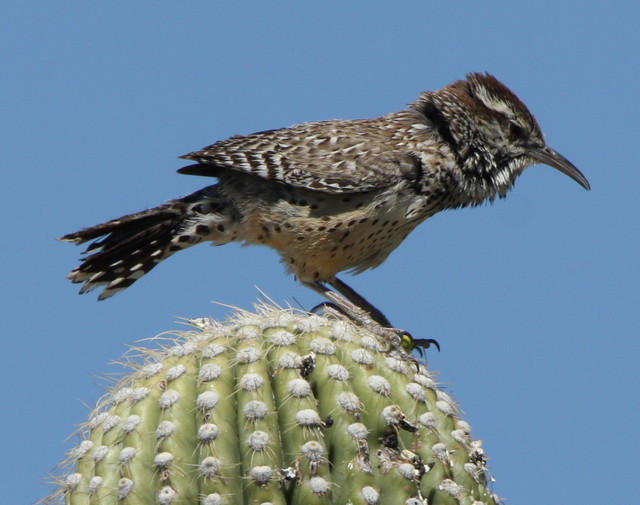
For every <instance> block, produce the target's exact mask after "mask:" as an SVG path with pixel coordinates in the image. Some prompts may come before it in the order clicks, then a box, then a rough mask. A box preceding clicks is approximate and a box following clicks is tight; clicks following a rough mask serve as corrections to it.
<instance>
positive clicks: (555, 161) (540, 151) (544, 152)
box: [527, 146, 591, 190]
mask: <svg viewBox="0 0 640 505" xmlns="http://www.w3.org/2000/svg"><path fill="white" fill-rule="evenodd" d="M527 155H528V156H529V157H531V158H533V159H534V160H536V161H539V162H540V163H544V164H545V165H549V166H550V167H553V168H556V169H558V170H560V172H562V173H563V174H565V175H568V176H569V177H571V178H572V179H573V180H574V181H576V182H577V183H578V184H580V186H582V187H583V188H584V189H587V190H588V189H591V186H590V185H589V181H588V180H587V178H586V177H585V176H584V175H582V172H580V170H578V169H577V168H576V166H575V165H574V164H573V163H571V162H570V161H569V160H568V159H567V158H565V157H564V156H562V154H560V153H559V152H558V151H555V150H554V149H551V148H550V147H547V146H544V147H530V148H529V149H527Z"/></svg>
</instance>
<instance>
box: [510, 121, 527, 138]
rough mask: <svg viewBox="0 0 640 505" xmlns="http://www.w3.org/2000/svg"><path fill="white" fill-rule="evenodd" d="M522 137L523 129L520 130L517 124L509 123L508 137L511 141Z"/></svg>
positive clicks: (520, 127)
mask: <svg viewBox="0 0 640 505" xmlns="http://www.w3.org/2000/svg"><path fill="white" fill-rule="evenodd" d="M523 135H524V128H522V126H520V125H519V124H518V123H513V122H511V123H509V137H511V140H517V139H519V138H522V136H523Z"/></svg>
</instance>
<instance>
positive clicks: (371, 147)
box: [61, 73, 589, 327]
mask: <svg viewBox="0 0 640 505" xmlns="http://www.w3.org/2000/svg"><path fill="white" fill-rule="evenodd" d="M182 158H184V159H187V160H192V161H194V162H195V164H194V165H190V166H187V167H184V168H182V169H180V170H178V172H180V173H183V174H191V175H201V176H208V177H215V178H216V179H217V184H214V185H212V186H207V187H206V188H204V189H201V190H200V191H197V192H195V193H193V194H191V195H188V196H185V197H183V198H178V199H176V200H170V201H169V202H167V203H165V204H163V205H160V206H158V207H156V208H153V209H150V210H145V211H142V212H138V213H135V214H131V215H128V216H124V217H121V218H118V219H114V220H112V221H109V222H107V223H104V224H99V225H97V226H93V227H91V228H85V229H83V230H80V231H78V232H76V233H71V234H69V235H65V236H64V237H62V238H61V240H65V241H69V242H74V243H77V244H80V243H83V242H87V241H90V240H94V241H93V243H91V244H90V245H89V247H88V249H87V250H86V251H85V253H87V254H89V255H88V256H86V257H85V258H84V260H83V262H82V264H81V265H80V266H78V267H77V268H76V269H74V270H73V271H72V272H71V273H70V274H69V275H68V278H69V279H71V281H72V282H75V283H84V285H83V286H82V289H81V290H80V292H81V293H84V292H86V291H89V290H91V289H93V288H95V287H98V286H103V287H104V290H103V291H102V293H101V294H100V296H99V299H100V300H102V299H104V298H107V297H109V296H111V295H113V294H115V293H117V292H118V291H120V290H123V289H125V288H127V287H129V286H131V284H133V283H134V282H135V281H136V280H138V279H139V278H140V277H142V276H143V275H144V274H146V273H147V272H149V271H150V270H151V269H152V268H153V267H155V266H156V265H157V264H158V263H160V262H161V261H162V260H164V259H166V258H168V257H169V256H171V255H172V254H173V253H175V252H177V251H180V250H182V249H185V248H187V247H191V246H193V245H195V244H199V243H201V242H212V243H213V245H223V244H226V243H228V242H235V241H238V242H244V243H245V244H252V245H253V244H257V245H266V246H269V247H271V248H273V249H275V250H276V251H278V252H279V253H280V255H281V257H282V262H283V263H284V264H285V265H286V269H287V271H288V272H289V273H293V274H294V275H295V276H296V277H297V278H298V280H299V281H300V282H301V283H302V284H304V285H305V286H307V287H310V288H312V289H313V290H315V291H317V292H319V293H321V294H322V295H323V296H325V297H326V298H327V299H328V300H330V301H331V302H332V303H333V304H335V305H337V306H338V307H339V308H341V309H342V310H344V311H345V312H347V313H348V314H349V315H351V316H352V317H354V318H355V319H356V320H358V321H361V322H362V321H365V322H366V321H371V320H373V321H375V322H376V323H378V324H379V325H381V326H382V327H389V326H391V325H390V323H389V321H388V320H387V318H386V317H384V315H383V314H382V313H381V312H380V311H379V310H377V309H376V308H375V307H374V306H373V305H371V304H370V303H369V302H367V301H366V300H365V299H364V298H363V297H362V296H360V295H359V294H357V293H356V292H355V291H353V290H352V289H351V288H349V286H347V285H346V284H345V283H343V282H342V281H340V280H339V279H338V278H337V277H336V274H337V273H338V272H341V271H343V270H349V271H351V272H354V273H360V272H363V271H364V270H368V269H370V268H374V267H377V266H378V265H380V264H381V263H382V262H383V261H384V260H385V259H386V258H387V256H388V255H389V254H390V253H391V251H393V250H394V249H395V248H396V247H398V246H399V245H400V243H401V242H402V241H403V240H404V239H405V238H406V237H407V235H408V234H409V233H410V232H411V231H412V230H413V229H414V228H415V227H416V226H417V225H419V224H420V223H421V222H422V221H424V220H425V219H427V218H428V217H430V216H432V215H433V214H435V213H436V212H438V211H441V210H444V209H455V208H458V207H467V206H476V205H479V204H481V203H482V202H485V201H489V202H491V201H493V200H494V199H495V197H496V196H498V197H500V198H503V197H504V196H505V195H506V194H507V191H508V190H509V189H510V188H511V187H512V186H513V184H514V181H515V179H516V177H517V176H518V175H520V173H521V172H522V171H523V170H524V169H525V168H526V167H528V166H530V165H534V164H538V163H543V164H546V165H549V166H551V167H553V168H556V169H558V170H559V171H561V172H562V173H564V174H566V175H568V176H569V177H571V178H572V179H574V180H575V181H577V182H578V183H579V184H580V185H581V186H583V187H584V188H586V189H589V183H588V181H587V179H586V178H585V177H584V175H582V173H580V171H579V170H578V169H577V168H576V167H575V166H574V165H573V164H571V163H570V162H569V161H568V160H567V159H565V158H564V157H563V156H561V155H560V154H559V153H557V152H556V151H554V150H553V149H551V148H550V147H548V146H547V145H546V144H545V141H544V138H543V135H542V132H541V130H540V127H539V126H538V123H537V122H536V120H535V118H534V117H533V115H531V113H530V112H529V110H528V109H527V108H526V106H525V105H524V104H523V103H522V102H521V101H520V100H519V99H518V98H517V97H516V95H515V94H514V93H513V92H511V91H510V90H509V89H508V88H507V87H506V86H504V85H503V84H501V83H500V82H499V81H498V80H497V79H496V78H495V77H493V76H491V75H488V74H478V73H473V74H469V75H467V78H466V80H461V81H457V82H454V83H453V84H450V85H448V86H446V87H444V88H442V89H440V90H438V91H433V92H424V93H422V94H421V95H420V96H419V97H418V99H417V100H416V101H415V102H414V103H412V104H410V105H409V107H408V108H407V109H406V110H403V111H401V112H395V113H392V114H388V115H386V116H382V117H378V118H375V119H357V120H333V121H320V122H315V123H306V124H300V125H296V126H292V127H290V128H283V129H278V130H269V131H263V132H259V133H254V134H251V135H246V136H235V137H231V138H230V139H228V140H223V141H220V142H216V143H215V144H212V145H210V146H208V147H205V148H204V149H202V150H200V151H196V152H192V153H190V154H187V155H185V156H182ZM328 286H331V287H332V288H333V289H331V288H330V287H328Z"/></svg>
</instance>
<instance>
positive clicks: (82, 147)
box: [0, 0, 640, 505]
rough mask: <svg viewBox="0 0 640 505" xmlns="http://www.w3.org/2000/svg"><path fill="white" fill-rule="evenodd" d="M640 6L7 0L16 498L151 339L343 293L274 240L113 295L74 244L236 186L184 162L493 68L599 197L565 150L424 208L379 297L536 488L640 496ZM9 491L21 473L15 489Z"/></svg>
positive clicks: (6, 457) (228, 250) (2, 28)
mask: <svg viewBox="0 0 640 505" xmlns="http://www.w3.org/2000/svg"><path fill="white" fill-rule="evenodd" d="M639 14H640V11H639V7H638V4H637V3H634V2H631V1H628V2H622V1H617V2H616V1H608V2H557V1H554V2H547V1H539V2H517V3H516V2H469V1H461V2H448V3H447V2H428V1H424V2H380V1H370V2H342V3H339V2H322V3H320V2H280V1H274V2H264V3H258V2H240V1H237V2H190V1H187V2H173V3H171V4H170V5H168V3H164V2H150V1H136V2H120V1H114V2H79V1H75V2H73V1H65V0H60V1H57V2H44V1H41V2H34V1H29V0H26V1H21V2H5V3H4V4H3V6H2V7H0V39H1V43H2V45H1V47H2V49H1V50H0V63H1V65H2V69H3V71H2V77H1V78H0V118H2V119H1V120H0V121H1V122H2V135H1V138H0V143H1V144H2V148H1V149H0V160H1V165H2V167H3V168H2V170H3V172H2V173H3V174H4V176H3V184H2V187H1V188H0V192H1V195H2V198H0V202H1V205H2V211H3V215H4V216H5V218H4V220H3V237H4V239H3V247H2V248H1V249H0V255H1V261H0V269H1V272H0V273H1V275H2V286H1V287H0V295H1V297H2V299H1V303H0V311H2V321H3V328H4V331H3V334H4V338H3V345H2V353H0V370H2V374H3V382H4V384H3V387H2V388H1V390H0V398H1V401H2V415H1V416H0V433H1V436H0V443H1V444H2V447H3V453H4V454H3V457H2V458H1V462H0V467H1V468H2V470H1V474H2V476H3V478H2V480H3V482H5V483H6V485H5V486H4V491H3V494H2V496H3V502H4V503H16V504H18V503H31V502H33V501H35V500H36V499H38V498H39V497H41V496H43V495H44V494H46V493H48V492H49V491H50V489H51V488H50V487H49V486H47V485H46V484H45V483H44V482H45V480H46V474H47V472H49V471H51V470H52V469H53V468H54V466H55V465H56V463H57V462H58V461H59V460H61V459H62V456H63V453H64V452H65V450H67V449H68V448H69V447H70V444H71V443H72V441H69V440H66V437H67V435H68V434H70V433H71V432H72V431H73V430H74V426H75V425H76V424H77V423H80V422H81V421H83V420H84V419H85V418H86V415H87V407H86V406H85V405H86V404H92V403H93V402H95V400H96V399H97V398H98V397H99V396H100V395H101V394H102V391H103V390H102V381H101V380H99V379H97V378H96V376H98V377H99V376H105V375H108V374H113V373H117V372H118V371H119V369H118V368H117V367H114V366H109V365H108V363H109V362H110V361H112V360H115V359H117V358H118V357H119V356H120V355H121V354H122V353H123V352H124V351H125V350H126V345H129V344H133V343H134V342H135V341H137V340H139V339H143V338H147V337H152V336H154V335H156V334H158V333H160V332H163V331H166V330H173V329H177V328H179V327H180V326H179V325H177V324H176V322H175V321H176V320H177V318H178V317H201V316H213V317H218V318H222V317H225V314H228V309H225V308H224V307H220V306H218V305H215V304H213V303H211V302H212V301H218V302H222V303H225V304H230V305H237V306H240V307H243V308H249V307H250V306H251V304H252V303H253V301H255V300H256V298H257V297H258V292H257V290H256V288H255V286H258V287H260V288H261V289H262V290H264V291H265V292H266V293H267V294H268V295H269V296H271V297H272V298H273V299H274V300H276V301H278V302H280V303H286V302H290V303H292V304H297V303H298V302H299V303H300V304H302V306H304V307H306V308H310V307H312V306H314V305H315V304H316V303H318V302H319V301H320V299H319V298H318V296H317V295H316V294H315V293H312V292H311V291H308V290H306V289H304V288H302V287H300V286H298V285H297V284H296V283H295V281H294V279H293V278H291V277H287V276H285V275H284V274H283V269H282V267H281V265H280V264H279V262H278V259H277V256H276V254H275V253H274V252H272V251H269V250H267V249H263V248H257V247H254V248H240V247H238V246H235V245H234V246H225V247H221V248H217V249H212V248H209V247H207V246H199V247H196V248H193V249H191V250H189V251H186V252H184V253H181V254H178V255H176V256H174V257H173V258H171V259H170V260H168V261H167V262H166V263H164V264H162V265H161V266H159V267H158V268H157V269H156V270H154V271H153V272H152V274H150V275H149V276H148V277H146V278H145V279H143V280H142V281H140V282H139V283H137V284H136V285H135V286H134V287H132V288H131V289H129V290H127V291H125V292H124V293H122V294H119V295H118V296H116V297H115V298H112V299H110V300H108V301H105V302H100V303H98V302H96V300H95V296H94V295H85V296H78V295H77V294H76V292H77V287H76V286H72V285H71V284H70V283H68V281H67V280H66V279H65V277H64V276H65V274H66V273H67V272H68V271H69V270H70V269H71V268H72V267H73V266H74V265H75V264H76V259H77V257H78V256H79V253H80V249H79V248H74V247H72V246H70V245H67V244H63V243H58V242H56V241H54V240H53V239H54V238H55V237H57V236H60V235H62V234H64V233H68V232H71V231H75V230H76V229H78V228H80V227H84V226H88V225H93V224H96V223H98V222H102V221H105V220H107V219H110V218H114V217H118V216H120V215H122V214H125V213H130V212H134V211H138V210H141V209H143V208H147V207H151V206H154V205H157V204H159V203H161V202H163V201H164V200H166V199H169V198H173V197H177V196H180V195H182V194H187V193H190V192H192V191H195V190H196V189H199V188H200V187H202V186H204V185H206V184H209V183H210V182H211V181H207V180H202V179H199V178H195V177H188V176H182V175H178V174H176V173H175V170H176V169H177V168H180V167H181V166H182V165H183V163H182V162H181V161H180V160H178V159H177V156H179V155H181V154H184V153H187V152H190V151H192V150H194V149H198V148H200V147H202V146H204V145H207V144H210V143H212V142H214V141H215V140H219V139H224V138H226V137H228V136H230V135H233V134H239V133H250V132H253V131H259V130H264V129H269V128H276V127H282V126H288V125H291V124H294V123H299V122H305V121H314V120H320V119H331V118H356V117H372V116H377V115H381V114H385V113H388V112H391V111H395V110H398V109H399V108H402V107H403V106H404V105H405V104H406V103H407V102H410V101H413V100H414V99H415V97H416V96H417V95H418V93H419V92H420V91H423V90H429V89H437V88H439V87H441V86H443V85H445V84H447V83H449V82H451V81H453V80H456V79H459V78H462V77H463V76H464V74H465V73H466V72H469V71H489V72H491V73H493V74H494V75H496V76H497V77H498V78H499V79H501V80H502V81H503V82H505V83H506V84H507V85H508V86H509V87H511V88H512V89H513V90H514V91H515V92H516V93H517V94H518V95H519V96H520V97H521V98H522V99H523V100H524V101H525V103H526V104H527V105H528V106H529V108H530V109H531V110H532V111H533V113H534V114H535V115H536V117H537V118H538V121H539V122H540V124H541V126H542V129H543V131H544V132H545V133H546V135H547V140H548V142H549V144H550V145H551V146H552V147H554V148H555V149H557V150H558V151H559V152H561V153H562V154H563V155H564V156H566V157H567V158H569V159H570V160H571V161H572V162H573V163H574V164H576V165H577V166H578V167H579V168H580V169H581V170H582V172H583V173H584V174H585V175H586V176H587V177H588V178H589V181H590V182H591V185H592V188H593V190H592V191H591V192H586V191H584V190H583V189H582V188H581V187H580V186H578V184H576V183H575V182H573V181H571V180H570V179H569V178H567V177H565V176H563V175H562V174H560V173H559V172H557V171H555V170H553V169H551V168H549V167H545V166H535V167H532V168H529V169H528V170H527V171H526V173H525V174H524V175H523V176H522V177H521V178H520V179H519V180H518V183H517V184H516V187H515V189H514V190H513V191H512V192H511V193H510V195H509V196H508V198H507V199H506V200H504V201H499V202H497V203H495V204H494V205H492V206H484V207H481V208H477V209H465V210H459V211H455V212H447V213H442V214H440V215H437V216H435V217H434V218H432V219H430V220H429V221H427V222H426V223H424V224H423V225H421V226H420V227H419V228H418V229H417V230H416V231H415V232H414V233H413V234H412V235H411V236H410V237H409V238H408V239H407V240H406V242H405V243H404V244H403V245H402V246H401V247H400V248H399V249H398V250H397V251H396V252H395V253H394V254H393V255H392V256H391V258H390V259H389V260H388V261H387V262H386V263H385V264H384V265H383V266H382V267H380V268H379V269H377V270H375V271H371V272H367V273H365V274H362V275H360V276H358V277H355V278H349V277H348V276H345V277H344V278H345V280H347V281H348V282H349V283H350V284H351V285H352V286H353V287H354V288H355V289H357V290H359V291H361V292H362V293H363V294H365V295H366V296H367V298H369V299H370V300H371V301H372V302H374V303H375V304H376V305H378V306H379V307H380V308H382V309H383V310H384V311H385V313H386V314H387V316H388V317H389V318H390V319H391V320H392V321H393V322H394V323H395V324H396V325H398V326H401V327H403V328H406V329H408V330H410V331H411V332H412V333H413V334H414V335H415V336H421V337H424V338H437V339H438V340H439V342H440V344H441V345H442V352H441V353H439V354H438V353H431V352H430V353H429V359H430V362H431V368H432V369H434V370H438V371H440V375H439V378H440V380H441V381H442V382H443V383H444V384H445V385H446V387H447V390H448V391H449V392H450V393H452V394H453V395H454V396H455V397H456V398H457V400H458V401H459V402H460V403H461V405H462V408H463V410H464V411H465V418H466V420H467V421H468V422H469V423H470V424H471V425H472V428H473V434H474V436H475V437H477V438H481V439H482V440H483V441H484V445H485V450H486V451H487V453H488V455H489V457H490V458H491V459H490V465H491V470H492V472H493V474H494V476H495V478H496V479H497V482H496V484H495V491H496V492H497V493H498V494H499V495H501V496H504V497H506V498H508V499H509V503H514V504H515V503H518V504H520V505H527V504H534V503H536V504H537V503H539V502H540V499H541V496H545V501H549V502H551V503H587V502H588V503H602V502H606V503H626V502H628V501H629V499H633V496H637V495H638V491H640V489H639V486H638V479H637V472H636V471H635V469H636V467H637V461H636V460H637V451H638V448H640V435H639V430H638V429H637V426H638V423H639V422H640V419H639V417H640V405H639V403H640V402H639V401H638V389H639V387H640V379H639V374H638V373H637V370H638V364H637V363H638V357H639V356H640V353H639V351H640V348H639V338H638V336H639V335H638V333H639V331H638V330H639V327H640V325H639V322H640V321H639V320H640V317H639V312H640V310H639V308H638V306H639V302H640V296H639V295H640V293H639V289H638V280H639V279H638V272H639V269H638V253H639V250H640V241H639V238H638V225H639V219H638V211H639V209H640V205H639V204H638V200H639V199H638V196H637V195H638V187H640V176H639V174H640V171H639V169H638V161H639V158H640V157H639V156H638V134H639V129H638V119H637V118H638V117H639V116H640V99H639V91H640V65H639V63H640V61H639V58H638V51H639V50H640V37H639V35H638V32H639V31H638V27H637V24H638V19H640V16H639ZM9 484H10V485H9Z"/></svg>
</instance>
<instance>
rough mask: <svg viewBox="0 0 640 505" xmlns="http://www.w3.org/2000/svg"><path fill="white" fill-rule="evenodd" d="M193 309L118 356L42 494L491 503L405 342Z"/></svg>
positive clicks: (315, 321) (103, 499)
mask: <svg viewBox="0 0 640 505" xmlns="http://www.w3.org/2000/svg"><path fill="white" fill-rule="evenodd" d="M190 324H191V329H190V331H186V332H181V333H175V334H174V335H173V336H172V337H171V338H170V339H169V340H163V341H162V344H163V345H161V346H160V348H157V349H155V350H152V349H137V351H138V352H137V355H136V356H129V359H128V360H127V361H128V362H127V365H128V366H130V367H131V368H132V372H131V373H130V374H129V375H128V376H127V377H125V378H124V379H122V380H121V381H120V382H119V383H118V384H117V385H116V386H115V387H114V388H113V389H112V390H111V391H110V392H109V393H108V394H107V395H106V396H105V397H104V398H103V399H102V400H101V401H100V402H99V404H98V406H97V407H96V409H95V410H94V411H93V412H92V413H91V415H90V417H89V420H88V421H87V423H86V424H85V425H84V426H83V427H82V428H81V430H80V431H81V442H80V443H79V444H78V445H77V446H76V447H75V448H74V449H72V450H71V451H70V453H69V454H68V457H67V460H66V465H65V468H66V469H67V473H66V475H61V476H60V477H59V487H58V490H57V491H56V492H54V493H53V495H52V496H51V497H50V498H49V501H52V502H53V501H56V500H59V501H62V499H63V498H64V500H66V503H68V504H72V505H80V504H82V505H85V504H86V505H88V504H105V505H106V504H119V505H152V504H159V505H180V504H188V505H196V504H198V505H222V504H225V505H239V504H242V505H245V504H274V505H276V504H277V505H280V504H296V505H314V504H353V505H375V504H380V505H386V504H393V505H396V504H404V505H426V504H429V505H436V504H470V505H471V504H474V505H479V504H480V503H485V504H491V505H493V504H494V503H496V501H497V499H496V498H495V495H494V494H493V493H492V492H491V491H490V490H489V489H488V488H487V481H488V478H487V474H486V468H485V458H484V454H483V451H482V448H481V446H480V442H479V441H475V440H473V439H472V438H471V437H470V430H469V425H468V424H467V423H466V422H464V421H462V420H461V419H460V418H459V414H458V407H457V406H456V404H455V402H454V401H453V400H452V399H451V398H450V397H449V396H448V395H447V394H446V393H444V392H443V391H442V390H441V389H439V388H438V386H437V385H436V383H435V382H434V380H433V378H432V376H431V375H430V373H429V372H428V371H427V370H426V368H425V367H424V366H423V365H422V364H419V363H418V362H417V361H414V360H413V359H412V358H409V357H408V356H406V355H402V354H401V353H398V352H395V351H390V350H389V349H387V348H385V346H384V344H382V343H381V342H380V341H379V340H377V339H376V338H374V337H373V336H372V335H368V334H366V333H365V332H364V330H362V329H360V328H358V327H357V326H354V325H353V324H352V323H350V322H348V321H343V320H334V319H328V318H324V317H320V316H317V315H309V314H304V313H296V312H294V311H290V310H289V311H283V310H280V309H276V308H273V307H259V308H258V310H257V313H255V314H253V313H246V312H243V313H238V314H236V315H235V316H234V317H233V318H232V319H230V320H229V321H227V322H225V323H217V322H214V321H210V320H197V321H191V322H190Z"/></svg>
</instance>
